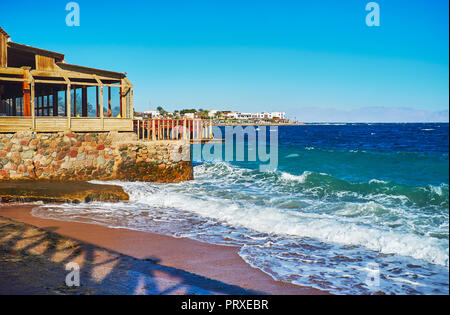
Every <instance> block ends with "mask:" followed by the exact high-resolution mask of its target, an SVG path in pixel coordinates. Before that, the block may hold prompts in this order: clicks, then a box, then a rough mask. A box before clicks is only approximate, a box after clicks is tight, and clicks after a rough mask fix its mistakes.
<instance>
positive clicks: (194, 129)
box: [133, 118, 213, 142]
mask: <svg viewBox="0 0 450 315" xmlns="http://www.w3.org/2000/svg"><path fill="white" fill-rule="evenodd" d="M212 125H213V124H212V120H210V119H142V118H141V119H135V120H134V123H133V126H134V132H135V133H136V134H137V135H138V139H140V140H149V141H158V140H190V141H191V142H197V141H206V140H211V139H213V132H212Z"/></svg>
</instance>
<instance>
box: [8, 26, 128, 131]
mask: <svg viewBox="0 0 450 315" xmlns="http://www.w3.org/2000/svg"><path fill="white" fill-rule="evenodd" d="M17 131H35V132H56V131H79V132H88V131H90V132H100V131H133V85H132V84H131V82H130V81H129V80H128V78H127V77H126V73H118V72H113V71H107V70H100V69H94V68H87V67H83V66H78V65H73V64H68V63H66V62H65V57H64V55H63V54H61V53H57V52H53V51H48V50H44V49H40V48H35V47H30V46H26V45H22V44H18V43H15V42H13V41H11V38H10V36H9V35H8V34H7V33H6V31H5V30H4V29H2V28H1V27H0V132H17Z"/></svg>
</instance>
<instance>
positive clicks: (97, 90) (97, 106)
mask: <svg viewBox="0 0 450 315" xmlns="http://www.w3.org/2000/svg"><path fill="white" fill-rule="evenodd" d="M95 92H96V94H95V95H97V97H96V100H97V102H96V112H97V115H96V117H100V102H99V98H100V94H99V93H100V91H99V88H98V85H97V86H96V87H95Z"/></svg>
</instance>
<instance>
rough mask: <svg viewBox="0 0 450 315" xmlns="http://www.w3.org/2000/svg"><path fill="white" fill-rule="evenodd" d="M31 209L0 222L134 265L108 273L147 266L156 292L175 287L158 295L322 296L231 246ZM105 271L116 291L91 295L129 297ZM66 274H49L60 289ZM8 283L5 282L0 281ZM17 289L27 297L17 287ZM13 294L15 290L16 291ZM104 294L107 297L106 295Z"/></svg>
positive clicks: (2, 212)
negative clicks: (69, 219)
mask: <svg viewBox="0 0 450 315" xmlns="http://www.w3.org/2000/svg"><path fill="white" fill-rule="evenodd" d="M34 207H35V206H34V205H29V204H15V205H4V206H0V218H1V217H3V218H7V219H10V220H13V221H15V222H21V223H24V224H26V225H30V226H32V227H37V228H40V229H44V230H45V231H51V232H52V233H57V235H58V236H61V237H63V238H70V239H73V240H75V241H76V242H79V243H81V246H82V248H87V249H89V248H90V249H91V250H93V251H94V252H95V253H96V255H97V256H98V257H97V256H96V259H97V260H98V259H100V261H109V260H111V259H109V258H108V257H109V256H111V255H112V256H114V257H119V258H120V259H119V260H121V261H123V260H124V258H127V259H125V260H127V261H133V259H134V260H136V261H134V262H132V263H131V262H127V263H125V264H122V265H123V266H122V265H121V264H115V266H116V267H115V269H118V270H117V271H115V269H112V270H113V271H114V272H113V273H114V274H115V273H117V272H119V271H120V272H122V273H123V272H125V273H127V274H128V273H129V271H130V269H135V268H131V267H130V266H131V265H133V266H134V264H135V263H136V262H138V263H140V264H144V265H145V264H148V266H142V267H141V268H143V269H144V270H147V269H148V268H149V267H151V268H150V269H152V270H154V272H153V273H152V274H150V275H147V278H148V279H147V278H145V277H144V278H145V279H147V280H149V279H151V280H152V281H153V282H154V283H155V284H159V285H156V287H161V283H162V284H167V283H172V284H174V285H176V284H178V286H179V288H178V289H177V290H174V291H167V292H165V291H164V290H163V291H162V293H161V292H160V291H161V290H159V291H158V292H159V294H189V292H192V290H194V291H193V292H197V293H196V294H276V295H299V294H304V295H311V294H328V293H327V292H325V291H321V290H318V289H314V288H309V287H301V286H297V285H294V284H290V283H284V282H279V281H275V280H273V279H272V278H271V277H270V276H269V275H267V274H265V273H264V272H262V271H260V270H258V269H254V268H252V267H251V266H250V265H248V264H247V263H246V262H244V261H243V260H242V259H241V257H240V256H239V255H238V248H236V247H229V246H219V245H213V244H207V243H202V242H199V241H195V240H190V239H186V238H180V239H178V238H174V237H171V236H165V235H158V234H153V233H147V232H140V231H133V230H125V229H113V228H108V227H104V226H100V225H94V224H87V223H75V222H66V221H56V220H50V219H40V218H36V217H33V216H32V215H31V211H32V209H33V208H34ZM0 229H1V227H0ZM10 237H14V236H10ZM15 237H17V235H16V236H15ZM2 240H4V239H2ZM30 248H31V247H30ZM0 254H2V252H0ZM85 256H86V255H82V254H80V255H79V257H78V256H77V257H75V260H76V259H78V260H79V259H81V260H83V259H82V258H80V257H85ZM116 260H117V258H116ZM0 261H1V260H0ZM111 261H114V260H111ZM109 264H110V263H109ZM80 266H81V265H80ZM107 266H108V264H105V265H104V266H103V267H104V268H106V269H104V270H99V271H97V273H100V274H101V273H107V274H109V277H105V278H107V279H108V281H112V283H113V284H114V283H115V284H116V285H117V287H118V288H116V287H114V285H113V286H112V287H111V285H110V284H108V285H106V287H105V285H102V282H100V283H99V287H98V288H97V289H96V290H95V291H96V292H97V294H98V292H103V293H104V294H111V293H112V294H128V293H130V288H129V287H128V286H129V284H127V285H126V287H127V289H126V290H125V289H122V290H121V289H120V286H121V285H125V284H123V283H122V284H121V283H120V281H118V279H120V277H118V276H114V275H111V273H112V272H108V270H111V268H110V269H108V267H107ZM156 267H158V268H156ZM31 268H32V267H31ZM100 268H102V267H100ZM38 269H44V270H33V272H35V273H40V274H42V273H44V274H45V273H46V272H49V273H55V270H46V268H45V267H44V268H38ZM97 269H98V268H97ZM81 270H83V267H81ZM67 273H68V272H67V271H65V270H64V269H61V272H60V274H59V276H56V275H54V277H57V278H58V277H60V278H61V277H62V278H61V279H62V280H61V281H62V282H61V281H60V282H61V283H60V284H61V285H62V286H63V285H64V278H65V275H66V274H67ZM180 274H183V277H180V276H179V275H180ZM141 278H142V277H141ZM11 280H12V279H6V281H11ZM2 281H5V279H4V276H3V277H0V294H5V292H4V291H5V285H2ZM147 282H148V281H147ZM5 283H7V282H5ZM95 283H98V282H95ZM108 283H109V282H108ZM138 284H139V283H137V284H136V283H135V288H134V289H135V291H136V290H137V291H139V290H138V287H139V285H138ZM108 286H109V288H108ZM163 286H164V285H163ZM147 287H148V285H147ZM22 289H23V291H24V292H27V291H26V287H24V286H23V285H22ZM147 289H148V290H146V292H150V293H151V292H153V291H152V290H150V288H147ZM18 290H19V291H20V287H19V289H18ZM99 290H100V291H99ZM102 290H103V291H102ZM105 290H106V291H105ZM109 290H110V291H112V292H109ZM141 291H142V290H141ZM134 293H136V292H134Z"/></svg>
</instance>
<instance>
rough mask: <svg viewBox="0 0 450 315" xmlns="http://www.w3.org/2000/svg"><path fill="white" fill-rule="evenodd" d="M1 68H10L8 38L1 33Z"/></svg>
mask: <svg viewBox="0 0 450 315" xmlns="http://www.w3.org/2000/svg"><path fill="white" fill-rule="evenodd" d="M0 67H2V68H6V67H8V38H7V37H6V35H4V34H1V33H0Z"/></svg>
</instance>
